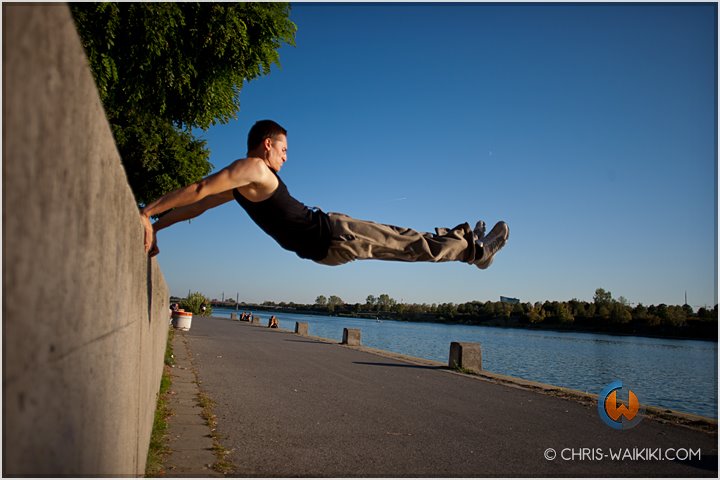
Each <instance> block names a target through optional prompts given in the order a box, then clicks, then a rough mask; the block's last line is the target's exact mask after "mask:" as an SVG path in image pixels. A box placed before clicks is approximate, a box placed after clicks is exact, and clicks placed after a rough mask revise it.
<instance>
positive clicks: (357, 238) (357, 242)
mask: <svg viewBox="0 0 720 480" xmlns="http://www.w3.org/2000/svg"><path fill="white" fill-rule="evenodd" d="M328 217H330V226H331V227H332V240H331V242H330V249H329V250H328V254H327V256H326V257H325V258H323V259H322V260H316V262H317V263H320V264H322V265H342V264H344V263H348V262H352V261H353V260H364V259H375V260H394V261H398V262H450V261H459V262H466V263H472V262H473V261H474V260H475V253H476V252H475V246H476V245H475V241H474V237H473V231H472V229H471V228H470V225H469V224H467V223H464V224H461V225H458V226H457V227H455V228H452V229H449V228H436V229H435V233H434V234H432V233H420V232H416V231H415V230H412V229H409V228H402V227H395V226H392V225H384V224H381V223H375V222H368V221H365V220H358V219H356V218H352V217H349V216H347V215H344V214H342V213H328ZM478 250H480V249H478ZM478 253H479V254H481V252H478Z"/></svg>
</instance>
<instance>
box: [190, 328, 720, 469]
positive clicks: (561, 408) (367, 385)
mask: <svg viewBox="0 0 720 480" xmlns="http://www.w3.org/2000/svg"><path fill="white" fill-rule="evenodd" d="M338 321H341V320H340V319H339V320H338ZM310 333H311V334H312V331H311V332H310ZM187 338H188V341H189V347H190V351H191V354H192V356H193V362H194V363H195V366H196V368H197V370H198V374H199V379H200V382H201V385H200V388H201V390H203V391H204V392H206V393H207V394H208V395H209V396H210V397H211V398H212V399H213V400H214V402H215V410H214V412H215V414H216V416H217V423H218V429H217V433H218V435H219V438H220V443H221V444H222V445H223V446H224V447H225V448H226V449H228V450H230V451H231V454H230V456H229V460H230V461H232V463H233V464H234V465H235V467H236V470H235V472H234V476H245V477H253V476H255V477H503V476H513V477H515V476H521V477H538V476H552V477H588V476H589V477H717V472H718V458H717V445H718V441H717V434H716V433H715V434H709V433H706V432H702V431H697V430H692V429H689V428H687V427H684V426H676V425H671V424H666V423H661V422H658V421H654V420H651V419H644V420H643V421H642V422H641V423H640V424H639V425H638V426H636V427H635V428H633V429H631V430H626V431H618V430H614V429H611V428H610V427H608V426H607V425H605V424H604V423H603V422H602V421H601V420H600V418H599V416H598V413H597V407H596V405H594V404H589V403H588V402H585V403H582V402H578V401H574V400H569V399H565V398H558V397H556V396H552V395H548V394H543V393H538V392H535V391H529V390H526V389H522V388H516V387H512V386H507V385H499V384H496V383H493V382H488V381H485V380H482V379H479V378H477V377H471V376H466V375H460V374H457V373H454V372H450V371H448V370H446V369H443V368H439V367H436V366H427V365H418V364H414V363H409V362H405V361H401V360H397V359H393V358H387V357H385V356H378V355H375V354H372V353H368V352H366V351H361V350H358V349H355V348H351V347H347V346H342V345H338V344H337V343H328V342H323V341H319V340H317V339H313V338H311V337H301V336H298V335H295V334H293V333H290V332H284V331H278V330H271V329H267V328H263V327H259V326H251V325H249V324H247V323H245V322H239V321H233V320H230V319H222V318H198V317H196V318H194V319H193V323H192V328H191V330H190V331H189V332H188V333H187ZM338 341H339V339H338ZM448 347H449V346H448ZM669 449H672V450H669ZM698 451H699V453H700V456H701V458H700V459H699V460H698V459H695V458H693V459H687V460H685V461H682V458H683V457H685V456H688V455H692V454H697V453H698ZM618 454H619V455H621V457H624V460H615V459H613V458H611V456H612V455H618ZM666 455H667V456H669V457H671V458H673V459H674V460H667V459H665V456H666ZM661 456H662V457H661ZM678 457H679V458H680V459H678ZM548 458H549V459H548ZM659 458H663V459H662V460H661V459H659Z"/></svg>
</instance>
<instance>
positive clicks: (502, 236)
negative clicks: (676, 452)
mask: <svg viewBox="0 0 720 480" xmlns="http://www.w3.org/2000/svg"><path fill="white" fill-rule="evenodd" d="M247 147H248V156H247V158H243V159H240V160H237V161H235V162H233V163H231V164H230V165H229V166H227V167H225V168H223V169H222V170H220V171H219V172H217V173H215V174H213V175H210V176H208V177H206V178H204V179H203V180H201V181H199V182H196V183H193V184H191V185H188V186H187V187H183V188H180V189H178V190H175V191H173V192H170V193H168V194H167V195H164V196H162V197H160V198H159V199H157V200H155V201H154V202H150V203H149V204H148V205H147V206H145V208H143V209H142V211H141V213H140V216H141V219H142V222H143V225H144V227H145V251H146V252H148V253H149V254H150V255H151V256H154V255H157V254H158V253H159V251H160V250H159V248H158V245H157V237H156V233H157V232H158V231H159V230H162V229H163V228H167V227H169V226H170V225H173V224H175V223H177V222H180V221H183V220H188V219H191V218H194V217H197V216H198V215H200V214H201V213H203V212H205V211H207V210H209V209H211V208H215V207H217V206H219V205H222V204H224V203H227V202H230V201H232V200H235V201H236V202H237V203H239V204H240V206H242V207H243V208H244V209H245V211H246V212H247V213H248V215H249V216H250V218H252V219H253V221H255V223H257V224H258V226H260V228H261V229H263V230H264V231H265V233H267V234H268V235H270V236H271V237H272V238H274V239H275V241H277V242H278V244H280V246H281V247H283V248H285V249H287V250H290V251H292V252H295V253H296V254H297V255H298V256H299V257H301V258H306V259H310V260H313V261H315V262H317V263H320V264H323V265H342V264H344V263H347V262H351V261H353V260H362V259H376V260H395V261H401V262H447V261H459V262H466V263H469V264H472V265H475V266H477V267H478V268H480V269H486V268H488V267H489V266H490V264H491V263H492V261H493V258H494V256H495V254H496V253H497V252H498V251H499V250H500V249H501V248H502V247H503V246H504V245H505V242H506V241H507V239H508V237H509V236H510V229H509V228H508V226H507V224H506V223H505V222H502V221H501V222H498V223H497V224H496V225H495V226H494V227H493V228H492V230H491V231H490V233H489V234H488V235H487V236H485V222H483V221H478V222H477V224H476V226H475V228H474V229H471V228H470V225H469V224H467V223H464V224H461V225H458V226H456V227H454V228H451V229H448V228H436V229H435V233H434V234H432V233H420V232H417V231H415V230H411V229H409V228H402V227H396V226H392V225H383V224H379V223H374V222H369V221H365V220H357V219H354V218H351V217H349V216H347V215H344V214H340V213H325V212H323V211H321V210H319V209H310V208H308V207H306V206H305V205H303V204H302V203H301V202H299V201H298V200H296V199H295V198H293V197H292V196H290V193H289V192H288V189H287V187H286V186H285V184H284V183H283V181H282V180H281V179H280V177H279V176H278V172H279V171H280V169H281V168H282V166H283V164H284V163H285V162H286V161H287V131H286V130H285V129H284V128H283V127H281V126H280V125H278V124H277V123H275V122H273V121H272V120H262V121H259V122H257V123H256V124H255V125H253V127H252V128H251V129H250V132H249V133H248V141H247ZM165 212H167V213H166V214H165V215H162V216H161V217H160V218H159V219H158V221H157V222H155V223H153V224H151V223H150V217H152V216H155V215H160V214H163V213H165Z"/></svg>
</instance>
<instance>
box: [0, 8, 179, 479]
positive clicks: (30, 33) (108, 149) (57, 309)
mask: <svg viewBox="0 0 720 480" xmlns="http://www.w3.org/2000/svg"><path fill="white" fill-rule="evenodd" d="M2 8H3V25H2V28H3V32H2V34H3V177H2V188H3V190H2V193H3V231H2V233H3V301H2V306H3V443H2V445H3V458H2V460H3V466H2V469H3V472H2V473H3V474H4V475H32V476H46V475H70V476H76V475H100V476H111V475H112V476H115V475H131V476H135V475H139V474H142V473H143V472H144V469H145V460H146V455H147V448H148V444H149V437H150V431H151V428H152V421H153V415H154V409H155V405H156V394H157V391H158V388H159V385H160V376H161V373H162V365H163V354H164V350H165V344H166V338H167V329H168V289H167V286H166V284H165V281H164V279H163V276H162V274H161V272H160V270H159V268H158V265H157V263H156V262H155V260H152V261H150V260H149V259H148V258H147V256H146V255H145V254H144V250H143V236H142V235H143V233H142V227H141V224H140V220H139V217H138V211H137V207H136V205H135V202H134V199H133V195H132V193H131V191H130V188H129V186H128V183H127V179H126V176H125V171H124V170H123V167H122V165H121V163H120V158H119V156H118V153H117V150H116V147H115V144H114V141H113V137H112V134H111V131H110V128H109V126H108V123H107V121H106V119H105V115H104V112H103V108H102V106H101V103H100V100H99V98H98V95H97V92H96V90H95V85H94V82H93V79H92V75H91V73H90V70H89V67H88V65H87V60H86V58H85V55H84V52H83V49H82V47H81V44H80V41H79V38H78V36H77V33H76V31H75V27H74V24H73V21H72V18H71V16H70V12H69V9H68V8H67V6H66V5H63V4H55V5H50V6H47V5H45V6H43V5H32V4H31V5H29V6H23V5H19V4H7V3H5V4H3V7H2Z"/></svg>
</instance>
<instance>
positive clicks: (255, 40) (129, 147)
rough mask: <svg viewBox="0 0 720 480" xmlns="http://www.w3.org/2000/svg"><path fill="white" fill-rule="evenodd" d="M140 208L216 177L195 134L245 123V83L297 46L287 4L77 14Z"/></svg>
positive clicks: (83, 7)
mask: <svg viewBox="0 0 720 480" xmlns="http://www.w3.org/2000/svg"><path fill="white" fill-rule="evenodd" d="M70 9H71V12H72V14H73V18H74V19H75V23H76V26H77V30H78V33H79V35H80V38H81V40H82V43H83V46H84V47H85V51H86V53H87V57H88V59H89V62H90V67H91V70H92V72H93V76H94V77H95V83H96V85H97V88H98V93H99V94H100V98H101V100H102V102H103V105H104V107H105V112H106V114H107V117H108V121H109V123H110V126H111V128H112V130H113V134H114V135H115V141H116V144H117V146H118V150H119V152H120V156H121V158H122V161H123V164H124V166H125V170H126V172H127V175H128V181H129V183H130V186H131V187H132V190H133V192H134V194H135V199H136V200H137V202H138V203H139V204H146V203H148V202H150V201H152V200H154V199H155V198H157V197H158V196H160V195H162V194H164V193H166V192H168V191H170V190H173V189H175V188H178V187H181V186H184V185H186V184H188V183H192V182H194V181H197V180H199V179H200V178H202V177H203V176H205V175H207V174H208V173H210V171H211V170H212V168H213V167H212V165H211V164H210V162H209V160H208V158H209V152H208V151H207V148H206V146H205V142H204V141H203V140H199V139H197V138H195V136H194V135H193V133H192V129H193V128H200V129H203V130H205V129H207V128H209V127H210V126H212V125H215V124H217V123H221V124H223V123H227V122H228V121H230V120H232V119H234V118H236V115H237V112H238V110H239V108H240V91H241V90H242V87H243V85H244V83H245V82H248V81H250V80H253V79H255V78H258V77H260V76H262V75H266V74H268V73H269V72H270V68H271V66H272V65H273V64H276V65H279V64H280V62H279V54H278V49H279V48H280V47H281V46H282V44H283V43H286V44H289V45H294V44H295V32H296V30H297V27H296V26H295V24H294V23H292V22H291V21H290V19H289V13H290V5H289V4H287V3H254V2H249V3H74V4H71V6H70Z"/></svg>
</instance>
